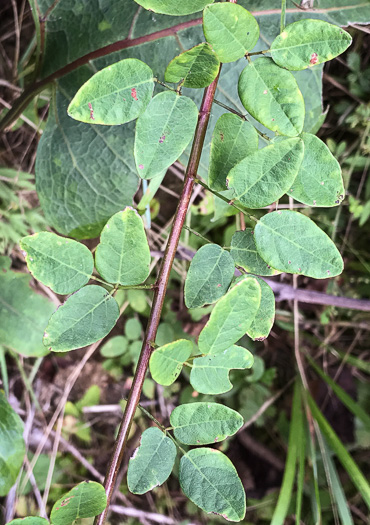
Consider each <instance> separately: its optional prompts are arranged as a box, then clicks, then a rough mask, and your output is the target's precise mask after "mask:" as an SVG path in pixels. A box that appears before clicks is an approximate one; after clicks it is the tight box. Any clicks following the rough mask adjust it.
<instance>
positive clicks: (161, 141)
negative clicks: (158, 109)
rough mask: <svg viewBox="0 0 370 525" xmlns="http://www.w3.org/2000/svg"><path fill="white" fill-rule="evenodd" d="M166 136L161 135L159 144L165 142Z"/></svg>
mask: <svg viewBox="0 0 370 525" xmlns="http://www.w3.org/2000/svg"><path fill="white" fill-rule="evenodd" d="M165 138H166V135H162V136H161V138H160V139H159V144H162V143H163V142H164V141H165Z"/></svg>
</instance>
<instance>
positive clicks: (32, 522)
mask: <svg viewBox="0 0 370 525" xmlns="http://www.w3.org/2000/svg"><path fill="white" fill-rule="evenodd" d="M48 523H49V522H48V520H46V519H45V518H39V517H38V516H27V517H26V518H17V519H15V520H12V521H9V523H8V524H7V525H48Z"/></svg>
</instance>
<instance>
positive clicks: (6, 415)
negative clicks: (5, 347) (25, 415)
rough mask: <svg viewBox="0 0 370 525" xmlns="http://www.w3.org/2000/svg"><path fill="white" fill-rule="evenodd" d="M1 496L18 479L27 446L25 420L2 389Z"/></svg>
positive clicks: (0, 403) (0, 419) (0, 397)
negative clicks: (24, 428) (25, 443)
mask: <svg viewBox="0 0 370 525" xmlns="http://www.w3.org/2000/svg"><path fill="white" fill-rule="evenodd" d="M0 421H1V425H0V496H6V495H7V494H8V492H9V490H10V489H11V488H12V486H13V485H14V483H15V482H16V480H17V477H18V474H19V471H20V469H21V466H22V464H23V458H24V454H25V452H26V448H25V445H24V440H23V422H22V420H21V418H20V417H19V416H18V414H16V413H15V412H14V410H13V409H12V407H11V406H10V405H9V403H8V401H7V400H6V397H5V395H4V393H3V392H2V390H0Z"/></svg>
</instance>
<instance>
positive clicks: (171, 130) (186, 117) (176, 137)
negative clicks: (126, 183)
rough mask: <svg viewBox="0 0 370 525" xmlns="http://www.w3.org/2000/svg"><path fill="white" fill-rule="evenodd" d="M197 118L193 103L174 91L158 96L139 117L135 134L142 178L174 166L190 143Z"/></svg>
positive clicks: (147, 177) (137, 160) (196, 110)
mask: <svg viewBox="0 0 370 525" xmlns="http://www.w3.org/2000/svg"><path fill="white" fill-rule="evenodd" d="M197 119H198V109H197V107H196V105H195V104H194V102H193V101H192V100H191V99H190V98H188V97H185V96H179V95H177V94H176V93H174V92H173V91H166V92H163V93H159V94H158V95H156V96H155V97H154V98H153V99H152V101H151V102H150V104H149V106H148V107H147V109H146V111H145V112H144V113H143V114H142V115H141V116H140V117H139V119H138V121H137V124H136V134H135V148H134V154H135V161H136V168H137V171H138V173H139V175H140V177H142V178H143V179H151V178H152V177H155V176H156V175H158V174H159V173H161V172H162V171H163V170H165V169H166V168H168V167H169V166H171V164H173V163H174V162H175V160H177V159H178V158H179V156H180V155H181V153H182V152H183V151H184V149H185V148H186V146H187V145H188V144H189V142H190V141H191V139H192V137H193V134H194V131H195V126H196V124H197Z"/></svg>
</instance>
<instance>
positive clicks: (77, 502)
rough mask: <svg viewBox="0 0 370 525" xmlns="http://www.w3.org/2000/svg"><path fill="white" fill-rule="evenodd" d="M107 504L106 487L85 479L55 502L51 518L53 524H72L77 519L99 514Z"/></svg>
mask: <svg viewBox="0 0 370 525" xmlns="http://www.w3.org/2000/svg"><path fill="white" fill-rule="evenodd" d="M106 506H107V497H106V495H105V490H104V487H103V486H102V485H100V483H96V482H95V481H83V482H82V483H79V484H78V485H76V486H75V487H73V489H72V490H70V491H69V492H67V494H64V496H63V497H62V498H60V499H59V500H58V501H57V502H56V503H55V504H54V506H53V508H52V510H51V514H50V519H51V522H52V524H53V525H70V524H71V523H73V522H74V521H75V520H77V519H80V518H90V517H92V516H97V515H98V514H100V513H101V512H103V510H104V509H105V507H106Z"/></svg>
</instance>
